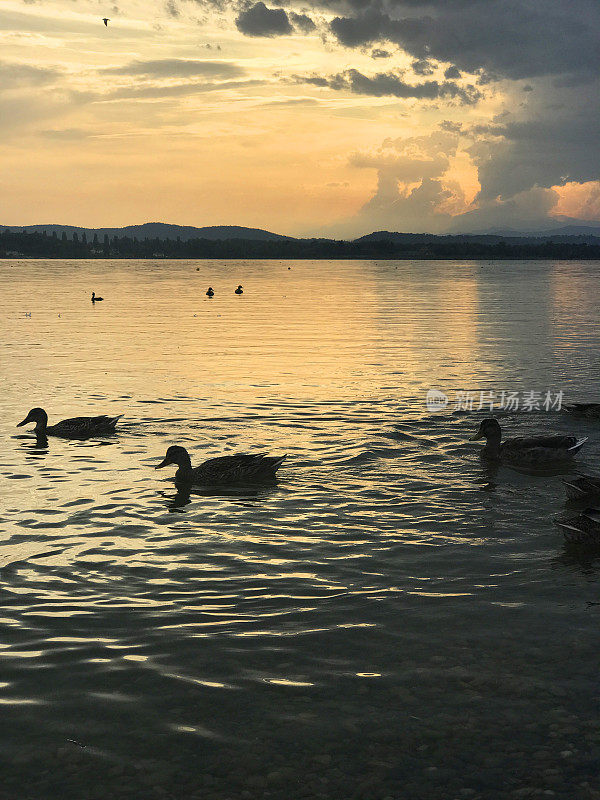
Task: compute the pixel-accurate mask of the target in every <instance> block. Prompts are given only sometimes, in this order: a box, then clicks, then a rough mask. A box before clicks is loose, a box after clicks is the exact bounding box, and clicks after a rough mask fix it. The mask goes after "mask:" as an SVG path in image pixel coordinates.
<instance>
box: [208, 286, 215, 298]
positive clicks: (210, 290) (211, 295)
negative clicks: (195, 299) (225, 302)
mask: <svg viewBox="0 0 600 800" xmlns="http://www.w3.org/2000/svg"><path fill="white" fill-rule="evenodd" d="M206 296H207V297H214V296H215V293H214V291H213V288H212V286H209V287H208V291H207V292H206Z"/></svg>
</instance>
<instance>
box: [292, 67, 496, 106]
mask: <svg viewBox="0 0 600 800" xmlns="http://www.w3.org/2000/svg"><path fill="white" fill-rule="evenodd" d="M294 80H295V81H296V82H297V83H308V84H312V85H313V86H322V87H329V88H330V89H334V90H336V91H340V90H344V89H345V90H348V91H351V92H355V93H356V94H364V95H371V96H373V97H402V98H410V97H413V98H417V99H421V100H436V99H438V98H445V99H448V98H449V99H455V100H458V101H459V102H460V103H463V104H467V105H471V104H473V103H476V102H477V100H479V99H480V97H481V94H480V92H479V90H478V89H476V88H475V87H474V86H472V85H469V86H459V85H458V84H456V83H453V82H451V81H444V82H442V83H440V82H439V81H424V82H423V83H415V84H413V83H407V82H406V81H405V80H404V79H403V78H402V76H401V75H398V74H396V73H394V72H379V73H377V74H376V75H373V76H371V77H369V76H368V75H363V73H362V72H359V71H358V70H357V69H349V70H346V71H345V72H341V73H338V74H337V75H331V76H329V77H322V76H319V75H316V76H307V77H301V76H295V78H294Z"/></svg>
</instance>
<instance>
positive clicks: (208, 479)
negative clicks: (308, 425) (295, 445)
mask: <svg viewBox="0 0 600 800" xmlns="http://www.w3.org/2000/svg"><path fill="white" fill-rule="evenodd" d="M284 458H285V456H280V457H274V456H266V455H263V454H260V455H235V456H221V457H220V458H210V459H209V460H208V461H205V462H204V463H203V464H200V466H199V467H192V462H191V460H190V455H189V453H188V451H187V450H186V449H185V447H180V446H179V445H172V446H171V447H169V449H168V450H167V454H166V456H165V457H164V459H163V461H162V462H161V463H160V464H158V466H157V467H156V469H161V468H162V467H167V466H169V464H177V466H178V467H179V469H178V470H177V472H176V473H175V481H176V483H188V484H195V485H196V486H211V485H215V484H232V483H242V484H244V483H246V484H247V483H269V482H273V481H274V480H275V477H276V472H277V468H278V467H279V466H280V465H281V463H282V462H283V459H284Z"/></svg>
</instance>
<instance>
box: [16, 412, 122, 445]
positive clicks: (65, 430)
mask: <svg viewBox="0 0 600 800" xmlns="http://www.w3.org/2000/svg"><path fill="white" fill-rule="evenodd" d="M122 416H123V415H122V414H119V415H118V416H117V417H107V416H101V417H73V418H71V419H63V420H62V421H61V422H57V423H56V425H48V414H46V412H45V411H44V409H43V408H32V409H31V411H30V412H29V414H27V416H26V417H25V419H24V420H23V421H22V422H19V424H18V425H17V428H20V427H21V425H27V423H28V422H35V433H36V436H38V437H39V436H46V434H49V435H50V436H63V437H65V438H73V439H85V438H86V437H88V436H98V435H100V434H104V433H114V431H115V425H116V424H117V422H118V420H120V419H121V417H122Z"/></svg>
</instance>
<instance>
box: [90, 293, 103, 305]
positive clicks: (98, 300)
mask: <svg viewBox="0 0 600 800" xmlns="http://www.w3.org/2000/svg"><path fill="white" fill-rule="evenodd" d="M102 300H104V298H103V297H97V295H96V292H92V303H100V302H101V301H102Z"/></svg>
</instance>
